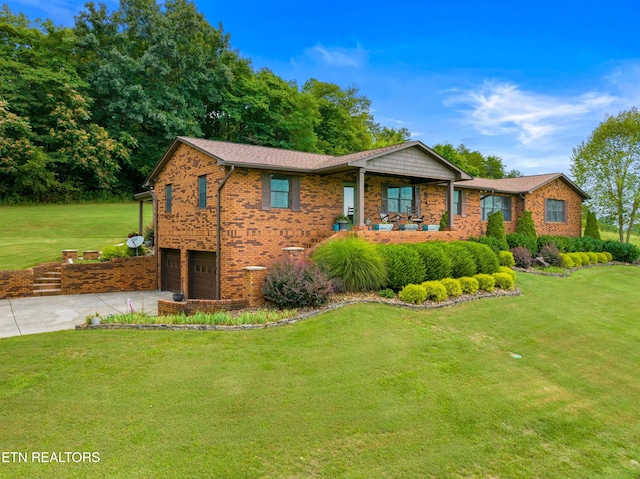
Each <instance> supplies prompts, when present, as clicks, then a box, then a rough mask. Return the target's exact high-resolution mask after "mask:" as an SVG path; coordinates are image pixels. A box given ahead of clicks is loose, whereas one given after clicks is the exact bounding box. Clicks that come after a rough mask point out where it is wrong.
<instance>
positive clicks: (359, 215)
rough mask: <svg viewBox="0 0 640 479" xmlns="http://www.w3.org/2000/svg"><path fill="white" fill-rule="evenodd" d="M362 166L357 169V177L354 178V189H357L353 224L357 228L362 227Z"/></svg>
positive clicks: (363, 171)
mask: <svg viewBox="0 0 640 479" xmlns="http://www.w3.org/2000/svg"><path fill="white" fill-rule="evenodd" d="M365 171H366V170H365V169H364V168H360V169H359V170H358V177H357V178H356V191H357V195H358V196H357V199H356V217H355V218H354V219H355V221H354V222H355V226H358V227H359V229H364V173H365Z"/></svg>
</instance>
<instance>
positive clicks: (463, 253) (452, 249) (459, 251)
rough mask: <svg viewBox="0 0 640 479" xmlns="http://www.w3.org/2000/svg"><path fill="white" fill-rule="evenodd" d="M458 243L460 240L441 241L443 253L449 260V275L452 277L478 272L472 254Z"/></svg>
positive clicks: (471, 274)
mask: <svg viewBox="0 0 640 479" xmlns="http://www.w3.org/2000/svg"><path fill="white" fill-rule="evenodd" d="M460 243H462V241H456V242H452V243H442V248H443V250H444V253H445V254H446V255H447V256H448V257H449V259H450V260H451V276H452V277H453V278H461V277H463V276H473V275H474V274H476V273H477V272H478V270H477V269H476V262H475V259H474V258H473V256H472V254H471V253H470V252H469V250H467V249H466V248H465V247H464V246H462V245H461V244H460Z"/></svg>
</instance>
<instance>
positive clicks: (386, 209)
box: [382, 183, 389, 213]
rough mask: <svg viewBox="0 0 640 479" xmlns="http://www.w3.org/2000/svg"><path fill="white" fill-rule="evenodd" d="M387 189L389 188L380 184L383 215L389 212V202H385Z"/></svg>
mask: <svg viewBox="0 0 640 479" xmlns="http://www.w3.org/2000/svg"><path fill="white" fill-rule="evenodd" d="M388 188H389V185H388V184H386V183H382V210H383V211H384V212H385V213H388V212H389V202H388V201H387V195H388V192H387V190H388Z"/></svg>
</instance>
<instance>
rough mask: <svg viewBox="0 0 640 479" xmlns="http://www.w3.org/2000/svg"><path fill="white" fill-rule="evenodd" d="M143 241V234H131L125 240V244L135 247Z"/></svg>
mask: <svg viewBox="0 0 640 479" xmlns="http://www.w3.org/2000/svg"><path fill="white" fill-rule="evenodd" d="M142 243H144V236H132V237H131V238H129V239H128V240H127V246H128V247H129V248H137V247H138V246H140V245H141V244H142Z"/></svg>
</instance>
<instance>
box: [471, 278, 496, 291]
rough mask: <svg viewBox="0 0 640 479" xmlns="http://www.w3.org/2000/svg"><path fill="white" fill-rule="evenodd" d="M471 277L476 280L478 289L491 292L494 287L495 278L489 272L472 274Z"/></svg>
mask: <svg viewBox="0 0 640 479" xmlns="http://www.w3.org/2000/svg"><path fill="white" fill-rule="evenodd" d="M473 277H474V278H475V279H476V281H478V288H479V289H480V291H486V292H487V293H492V292H493V290H494V289H495V288H496V280H495V279H493V276H491V275H490V274H482V273H480V274H474V275H473Z"/></svg>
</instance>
